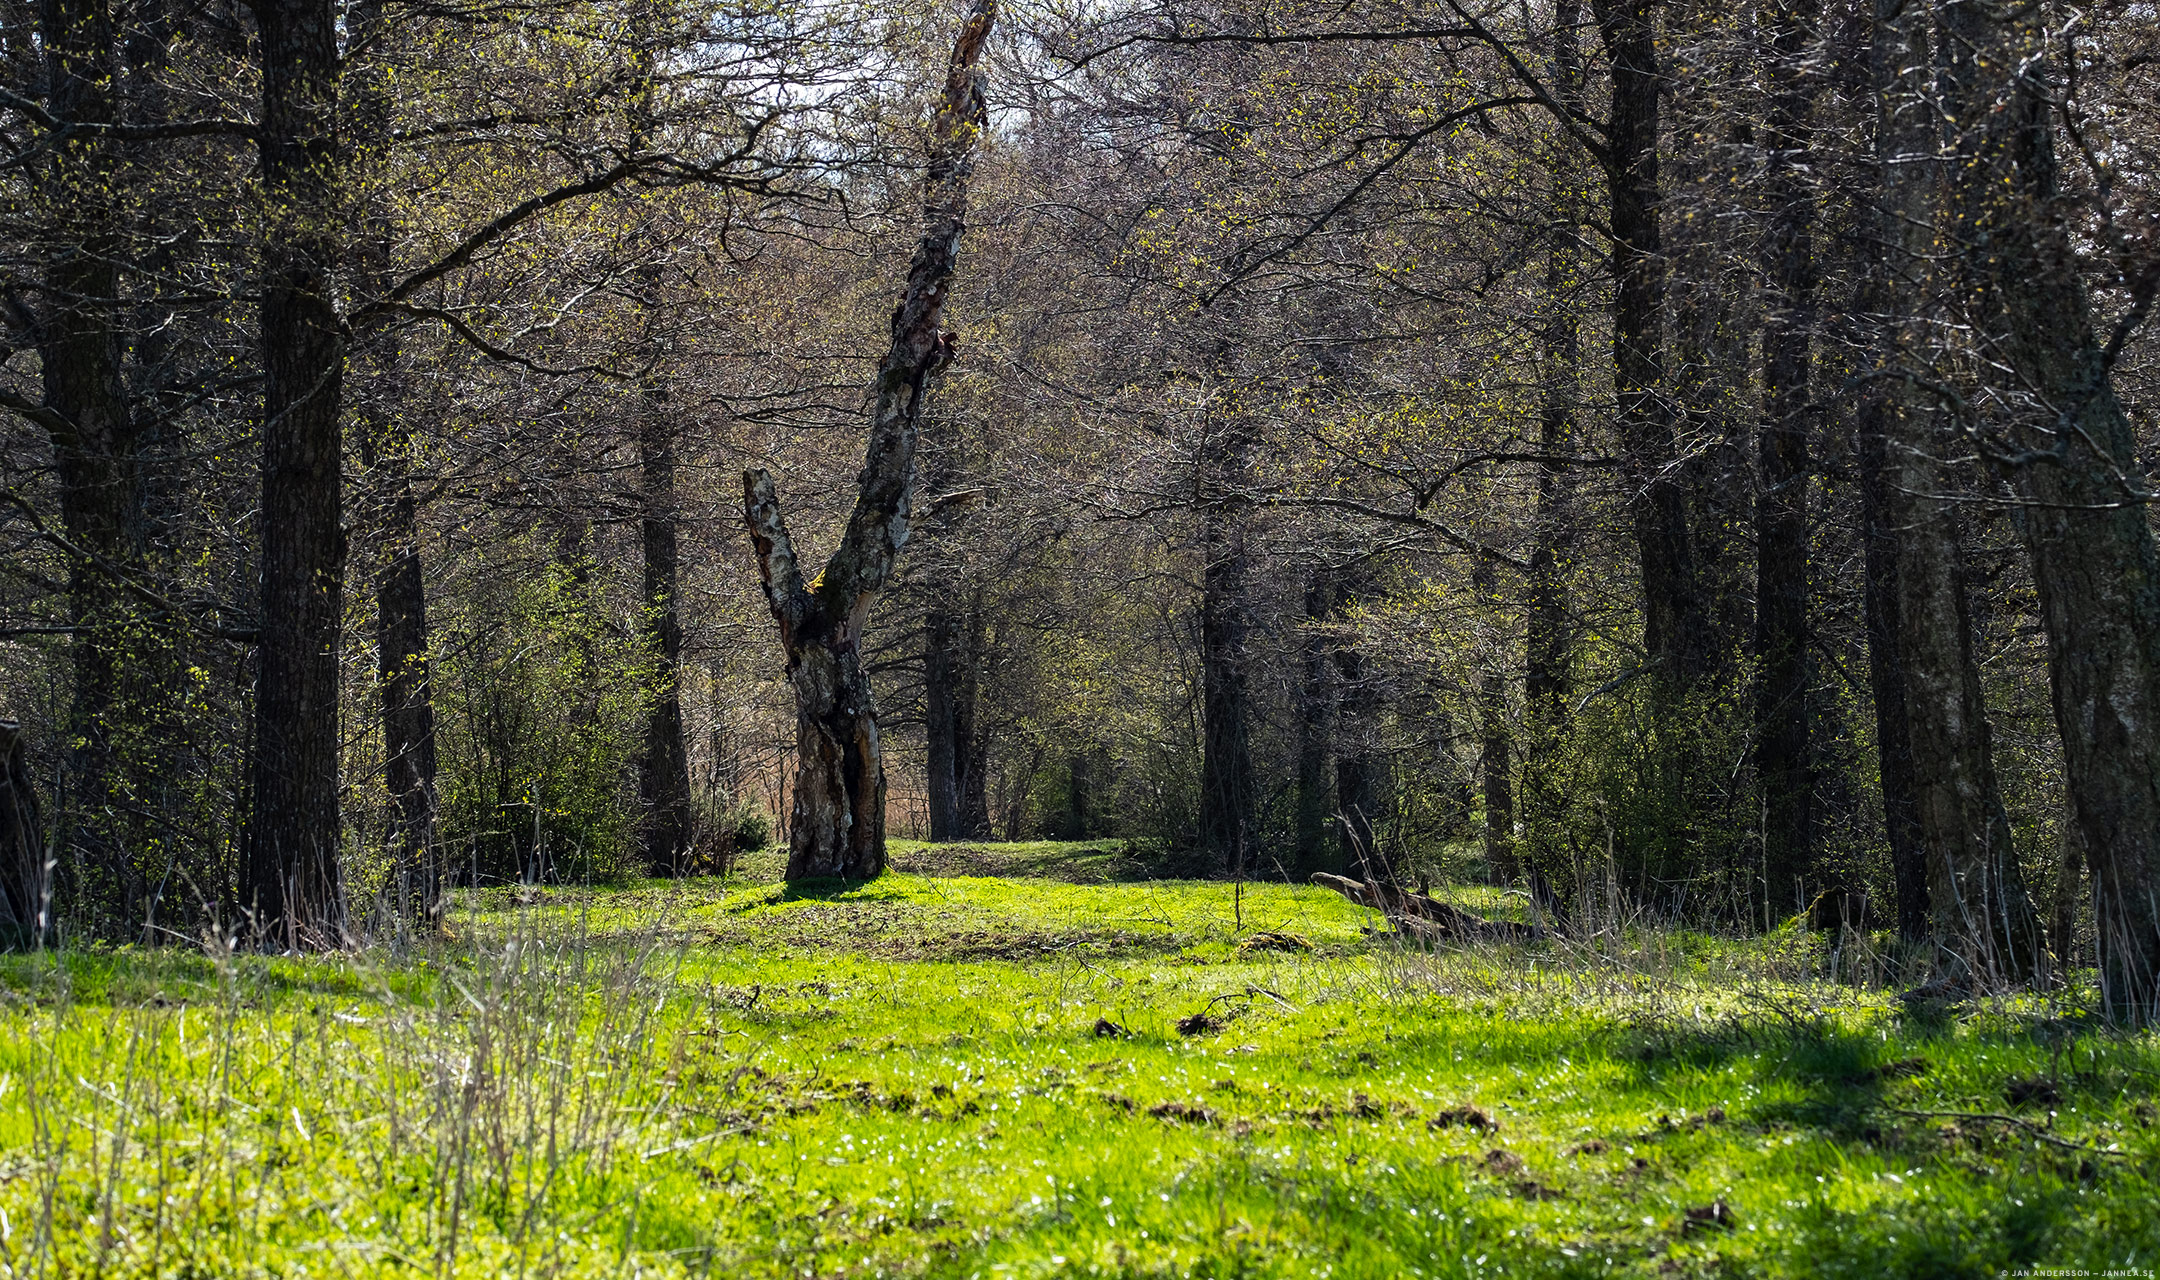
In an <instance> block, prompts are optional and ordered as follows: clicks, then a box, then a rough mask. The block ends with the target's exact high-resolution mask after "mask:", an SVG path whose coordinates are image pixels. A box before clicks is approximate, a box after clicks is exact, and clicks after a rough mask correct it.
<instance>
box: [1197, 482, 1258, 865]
mask: <svg viewBox="0 0 2160 1280" xmlns="http://www.w3.org/2000/svg"><path fill="white" fill-rule="evenodd" d="M1219 447H1220V450H1221V452H1223V453H1226V454H1233V453H1234V454H1242V441H1238V440H1234V441H1230V442H1227V443H1224V444H1222V445H1220V446H1219ZM1215 461H1216V462H1217V464H1218V466H1219V467H1220V468H1221V469H1224V470H1230V469H1235V470H1239V471H1241V470H1242V467H1241V466H1240V465H1239V463H1240V462H1241V461H1242V458H1241V457H1240V458H1239V459H1237V460H1236V461H1232V460H1229V459H1227V458H1225V459H1216V460H1215ZM1203 501H1205V502H1206V503H1207V505H1206V506H1205V507H1204V508H1203V509H1202V511H1201V517H1200V520H1201V525H1200V556H1201V566H1200V693H1201V711H1200V716H1201V731H1202V738H1201V760H1200V848H1201V851H1202V852H1203V853H1204V854H1206V855H1207V857H1208V859H1209V860H1210V862H1211V863H1212V865H1213V866H1214V868H1215V869H1217V870H1236V869H1238V868H1239V867H1241V866H1242V865H1243V859H1244V856H1245V846H1246V841H1247V840H1248V839H1249V837H1250V835H1251V834H1252V819H1253V770H1252V752H1251V747H1250V745H1249V742H1248V739H1247V723H1246V719H1247V708H1246V705H1245V704H1246V670H1245V666H1246V637H1247V632H1248V631H1249V630H1250V626H1249V621H1248V619H1247V616H1246V611H1247V609H1248V607H1249V605H1248V602H1247V599H1246V596H1247V592H1248V590H1249V587H1248V584H1247V582H1246V575H1247V570H1248V568H1249V565H1248V562H1247V559H1246V551H1245V521H1244V515H1245V513H1244V511H1243V509H1242V508H1241V507H1240V506H1238V505H1237V502H1236V499H1235V498H1234V497H1232V496H1231V495H1229V494H1226V493H1217V494H1213V495H1208V496H1206V497H1204V498H1203Z"/></svg>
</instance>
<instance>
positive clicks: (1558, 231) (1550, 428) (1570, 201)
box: [1520, 0, 1583, 877]
mask: <svg viewBox="0 0 2160 1280" xmlns="http://www.w3.org/2000/svg"><path fill="white" fill-rule="evenodd" d="M1580 20H1581V9H1580V6H1579V4H1578V3H1577V0H1560V2H1559V3H1558V4H1557V5H1556V6H1555V8H1554V15H1553V53H1552V83H1553V92H1554V94H1555V95H1556V97H1557V98H1558V100H1559V101H1560V103H1561V104H1562V105H1563V106H1565V107H1570V108H1575V107H1579V106H1580V105H1581V101H1582V82H1583V72H1582V50H1581V47H1580V44H1579V43H1578V42H1579V40H1580V36H1579V34H1578V32H1577V26H1578V24H1579V23H1580ZM1555 145H1556V146H1558V147H1559V148H1560V151H1559V154H1557V155H1556V156H1555V157H1554V158H1553V161H1552V165H1551V171H1552V192H1553V209H1554V212H1555V219H1554V224H1553V227H1552V229H1551V230H1550V231H1549V232H1548V240H1547V244H1546V249H1545V283H1544V296H1543V299H1542V303H1543V306H1544V307H1545V318H1544V322H1543V324H1542V325H1541V326H1540V329H1539V335H1538V342H1539V352H1538V359H1539V364H1540V378H1539V389H1538V395H1539V400H1540V405H1539V412H1538V452H1539V453H1540V454H1541V455H1543V459H1544V460H1543V461H1541V462H1540V463H1539V464H1538V471H1537V497H1536V507H1535V517H1534V522H1533V525H1532V528H1531V533H1530V539H1531V541H1530V572H1529V575H1528V583H1527V593H1528V597H1529V600H1528V605H1529V607H1528V609H1527V611H1526V612H1525V616H1524V618H1523V721H1524V724H1525V726H1526V727H1527V729H1528V733H1527V734H1526V737H1527V739H1528V740H1527V742H1526V743H1525V746H1524V751H1523V762H1522V795H1521V797H1520V802H1521V806H1522V810H1523V818H1524V830H1525V835H1526V837H1527V838H1526V842H1525V843H1526V849H1525V850H1524V853H1525V854H1526V855H1527V857H1528V859H1529V862H1530V864H1531V865H1530V871H1531V874H1532V875H1533V877H1536V876H1539V875H1541V874H1543V873H1544V872H1545V871H1547V870H1549V869H1550V868H1548V867H1546V866H1545V865H1544V864H1545V863H1546V862H1547V861H1548V858H1549V856H1550V851H1551V850H1552V848H1553V847H1554V846H1555V845H1556V843H1557V840H1556V837H1557V831H1556V827H1557V825H1558V823H1559V821H1560V815H1561V813H1562V811H1563V809H1564V807H1565V805H1564V800H1563V798H1562V797H1561V795H1560V794H1559V786H1558V780H1557V779H1556V778H1555V777H1554V774H1555V772H1556V771H1557V769H1558V768H1559V758H1560V750H1561V746H1562V744H1563V742H1564V740H1565V738H1566V735H1567V721H1568V696H1569V691H1570V689H1571V688H1572V687H1573V680H1572V670H1571V668H1572V666H1573V661H1572V653H1573V650H1574V628H1573V624H1572V621H1571V619H1570V615H1569V605H1568V587H1567V573H1568V558H1569V556H1570V555H1571V553H1572V551H1573V547H1574V537H1575V518H1576V517H1575V492H1574V476H1573V474H1572V473H1571V471H1570V470H1569V468H1568V467H1567V465H1566V464H1565V463H1563V462H1562V461H1560V459H1561V458H1562V457H1563V456H1565V455H1567V454H1568V453H1570V452H1571V451H1572V450H1574V449H1575V447H1576V440H1575V405H1576V401H1577V399H1578V398H1579V396H1580V395H1581V392H1582V333H1581V325H1580V322H1579V320H1578V319H1577V316H1576V306H1577V302H1578V298H1577V294H1578V292H1579V290H1580V289H1581V286H1582V280H1581V275H1582V247H1581V238H1582V209H1581V196H1580V191H1579V188H1580V185H1581V183H1582V181H1583V173H1582V164H1581V157H1580V152H1579V148H1577V146H1576V145H1575V143H1574V142H1573V141H1572V140H1571V139H1568V138H1566V137H1562V138H1561V139H1560V140H1559V141H1558V142H1557V143H1556V144H1555Z"/></svg>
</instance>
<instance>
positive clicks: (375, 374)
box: [347, 0, 445, 922]
mask: <svg viewBox="0 0 2160 1280" xmlns="http://www.w3.org/2000/svg"><path fill="white" fill-rule="evenodd" d="M349 21H350V23H351V26H352V28H353V43H354V45H355V47H357V48H359V49H364V50H367V51H368V52H369V53H370V54H371V55H372V62H371V63H365V64H361V65H360V66H359V67H356V69H355V70H354V71H353V72H351V73H349V74H350V75H352V76H353V77H354V78H356V79H357V80H358V81H359V83H358V84H357V86H356V87H355V90H354V93H353V109H352V113H351V124H352V127H351V130H350V132H349V134H348V138H347V141H348V143H349V144H350V145H351V147H352V149H353V151H354V152H356V153H358V154H361V155H366V154H369V153H370V151H371V149H372V148H375V147H380V146H382V145H384V144H385V143H386V142H387V140H388V135H389V129H390V116H391V109H392V102H391V94H390V86H389V79H388V75H387V73H386V71H385V70H384V67H385V65H386V51H385V50H384V48H383V44H384V42H385V41H387V40H388V39H389V29H388V26H387V24H386V23H385V20H384V14H383V3H382V0H362V2H361V3H358V4H355V5H354V6H353V8H352V10H351V12H350V18H349ZM371 176H372V175H371ZM380 181H381V179H380V178H379V177H376V178H375V183H376V184H377V185H378V186H379V183H380ZM370 195H371V199H370V202H369V204H368V207H367V218H366V221H365V223H364V224H363V226H362V229H361V231H360V234H359V235H358V236H357V237H356V239H355V242H354V244H353V253H352V259H353V265H354V270H353V276H354V283H355V286H356V288H357V289H359V290H361V291H364V292H365V293H366V294H367V295H368V296H369V297H370V298H373V297H380V296H381V295H382V293H383V292H384V291H386V290H387V289H388V288H389V287H390V275H391V261H390V244H391V240H390V237H391V235H392V227H391V222H390V213H389V211H388V209H387V208H386V207H385V206H384V203H383V201H382V200H381V199H380V197H379V195H377V194H376V192H375V191H373V190H371V192H370ZM353 361H354V364H355V365H356V366H357V370H358V377H357V378H356V381H357V382H358V383H360V387H359V389H358V394H356V396H355V400H356V401H357V410H358V412H357V413H356V415H355V416H356V417H357V419H358V422H357V426H358V431H357V435H358V437H359V445H360V462H361V467H362V470H363V475H364V476H365V477H366V481H365V482H366V486H367V494H368V497H367V501H368V503H369V505H370V506H371V507H372V508H373V511H372V513H371V514H372V517H373V519H372V520H371V521H370V523H371V524H372V525H373V526H374V528H373V532H374V538H375V547H374V549H373V555H372V557H371V558H372V560H373V565H372V568H373V579H374V580H373V589H374V596H375V657H376V663H375V672H376V676H375V678H376V694H377V704H376V705H377V714H378V715H379V717H380V721H381V725H382V736H383V784H384V786H385V788H386V789H387V790H388V791H389V793H390V801H391V804H392V806H393V807H394V809H395V811H396V816H395V819H394V821H395V823H396V831H395V834H394V835H393V838H392V850H393V852H392V857H393V865H392V869H391V874H390V889H389V891H390V893H391V894H392V896H393V897H394V898H395V899H396V902H395V903H394V911H395V913H396V916H397V918H398V919H399V920H400V921H415V922H424V921H426V920H428V919H429V918H430V917H432V915H433V914H434V912H435V911H436V910H437V908H438V905H439V903H440V901H441V898H442V893H443V890H444V887H445V886H444V884H443V883H442V879H443V876H442V867H441V865H440V863H439V860H438V858H437V846H436V841H435V822H436V791H435V774H436V757H435V697H434V679H433V672H432V668H431V665H430V664H431V658H430V655H429V648H430V638H429V632H428V602H427V581H426V578H425V576H424V574H423V572H422V569H423V566H422V564H421V560H420V504H419V500H418V497H417V495H416V494H415V493H414V491H413V466H414V456H413V432H412V430H411V428H410V427H409V426H408V425H407V423H408V422H409V421H410V418H409V416H408V412H407V411H408V409H409V408H410V406H408V405H407V404H406V403H405V398H404V394H403V393H404V381H403V376H402V374H403V352H402V350H401V349H400V346H399V343H398V336H397V333H396V331H395V330H394V328H393V327H392V326H391V324H390V323H389V321H388V319H387V317H385V318H384V319H382V320H378V321H376V322H373V323H370V324H367V325H364V326H361V327H359V328H358V330H357V331H356V333H355V338H354V346H353Z"/></svg>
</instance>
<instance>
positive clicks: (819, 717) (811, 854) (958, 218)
mask: <svg viewBox="0 0 2160 1280" xmlns="http://www.w3.org/2000/svg"><path fill="white" fill-rule="evenodd" d="M996 14H997V6H996V0H975V3H974V4H973V6H972V7H971V8H970V10H969V12H968V16H967V18H966V19H965V20H964V21H963V22H962V23H961V27H960V33H959V37H958V39H957V40H956V41H955V43H954V45H953V53H952V60H951V62H950V64H949V66H948V69H947V72H946V77H945V89H944V93H943V95H942V97H941V99H940V102H939V106H938V112H937V115H936V117H935V118H934V119H933V120H932V122H931V129H930V160H929V166H928V170H927V172H926V174H925V176H924V183H923V186H924V200H923V205H924V209H923V213H924V223H925V226H924V230H923V236H922V239H921V240H920V242H918V243H917V245H916V247H915V254H914V258H913V259H912V261H911V262H910V263H909V265H908V281H907V289H906V292H905V293H904V294H903V295H902V297H901V301H900V306H899V307H898V308H897V309H896V310H895V311H894V312H893V318H892V338H891V344H890V346H889V347H888V348H887V350H886V353H885V356H884V358H883V360H881V361H880V362H879V365H878V373H877V381H876V383H875V384H874V387H873V404H872V409H871V417H870V442H869V447H868V449H867V450H866V452H865V456H864V459H863V469H862V473H861V476H860V478H859V479H858V481H857V490H856V497H855V507H854V510H853V512H852V513H851V514H850V515H849V517H848V524H847V530H846V532H845V533H844V534H843V535H842V538H841V543H840V546H839V547H838V548H836V549H835V550H834V551H833V553H832V555H831V557H830V558H828V559H827V560H826V562H825V570H824V572H823V573H820V574H819V575H818V576H817V579H816V580H815V581H814V582H812V583H807V584H806V583H805V582H804V580H803V575H802V569H801V566H800V564H799V563H798V561H797V558H796V554H795V545H794V542H793V540H792V539H790V538H789V536H788V531H787V525H786V522H785V521H784V520H783V519H782V516H781V511H780V502H779V498H778V496H777V495H776V494H775V493H774V491H773V483H772V477H771V476H770V475H768V474H766V473H765V472H763V471H750V472H747V473H745V474H744V476H743V514H744V517H745V520H746V522H747V523H748V525H749V527H750V538H751V542H752V544H753V545H754V546H755V547H756V550H757V557H758V570H759V575H760V577H761V579H762V581H763V584H764V588H765V600H766V603H767V604H768V605H769V606H770V607H771V609H772V614H773V618H774V620H775V621H776V622H778V623H779V626H780V642H781V646H782V648H783V649H784V651H785V652H786V654H787V664H788V677H789V680H790V681H791V682H792V683H793V685H794V687H795V730H796V731H795V746H796V779H795V801H794V808H793V817H792V821H791V824H790V828H789V831H788V869H787V877H788V879H790V880H799V879H805V878H809V877H819V876H844V877H849V878H857V879H861V878H868V877H872V876H876V875H878V874H880V873H881V872H883V871H884V869H885V764H884V758H883V754H882V752H881V750H880V748H879V743H878V731H877V707H876V704H875V702H874V700H873V699H872V697H871V692H870V680H869V677H868V675H867V674H866V673H865V672H864V671H863V668H862V659H861V652H860V644H861V639H862V634H863V627H864V625H865V623H866V622H867V621H868V618H869V612H870V606H871V604H872V602H873V601H874V600H875V599H876V597H877V593H878V592H879V591H880V590H882V589H883V588H884V587H885V585H886V583H887V582H888V581H890V579H891V577H892V572H893V565H894V562H895V560H896V559H897V558H898V556H899V553H900V547H901V545H902V544H903V543H905V542H906V541H907V534H908V516H909V510H908V504H909V494H910V490H911V488H912V487H913V484H914V478H915V445H916V441H917V439H918V438H919V436H920V434H921V430H922V405H923V396H924V394H925V392H926V391H927V389H928V386H929V383H930V380H931V379H932V378H933V377H935V376H936V374H937V372H938V371H939V370H940V369H942V368H943V367H944V366H945V364H946V363H947V361H949V360H950V359H951V357H952V349H953V339H952V336H951V335H949V334H947V333H946V332H945V331H944V329H943V328H942V327H940V326H941V321H942V320H943V317H944V311H945V299H946V295H947V293H948V292H949V290H950V289H951V286H952V277H953V268H954V264H955V261H956V259H957V258H958V255H959V251H960V235H961V232H962V231H963V230H964V229H965V227H966V225H967V180H968V175H969V172H970V170H971V169H972V166H973V156H974V147H975V138H976V134H977V132H978V131H979V130H980V129H981V127H982V125H983V122H984V119H985V112H986V106H985V103H984V100H983V91H984V85H983V77H982V75H981V73H980V72H979V71H977V69H976V67H977V63H978V62H979V61H980V59H981V57H982V50H983V46H984V44H985V43H986V42H987V41H988V39H989V36H990V28H991V24H992V23H993V22H994V21H995V19H996Z"/></svg>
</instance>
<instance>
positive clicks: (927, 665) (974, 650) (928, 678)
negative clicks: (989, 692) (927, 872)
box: [923, 599, 990, 840]
mask: <svg viewBox="0 0 2160 1280" xmlns="http://www.w3.org/2000/svg"><path fill="white" fill-rule="evenodd" d="M923 631H924V637H923V715H924V719H925V721H926V722H927V723H926V729H925V731H926V736H927V738H928V748H929V751H928V754H929V787H928V790H929V794H930V838H931V839H932V840H966V839H970V838H974V837H979V836H982V835H984V834H986V833H987V831H988V828H989V825H990V814H989V803H988V791H987V789H986V787H985V783H984V778H983V764H984V762H983V759H982V754H983V753H982V747H981V740H980V736H979V734H978V732H977V728H976V721H975V699H976V694H977V690H978V688H979V684H980V677H979V674H978V673H979V670H980V666H981V662H982V646H983V619H982V605H981V601H980V600H979V599H977V600H974V601H973V602H972V607H970V608H966V609H959V610H955V609H946V608H933V609H931V610H930V611H929V613H928V615H927V616H926V617H925V619H924V626H923Z"/></svg>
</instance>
